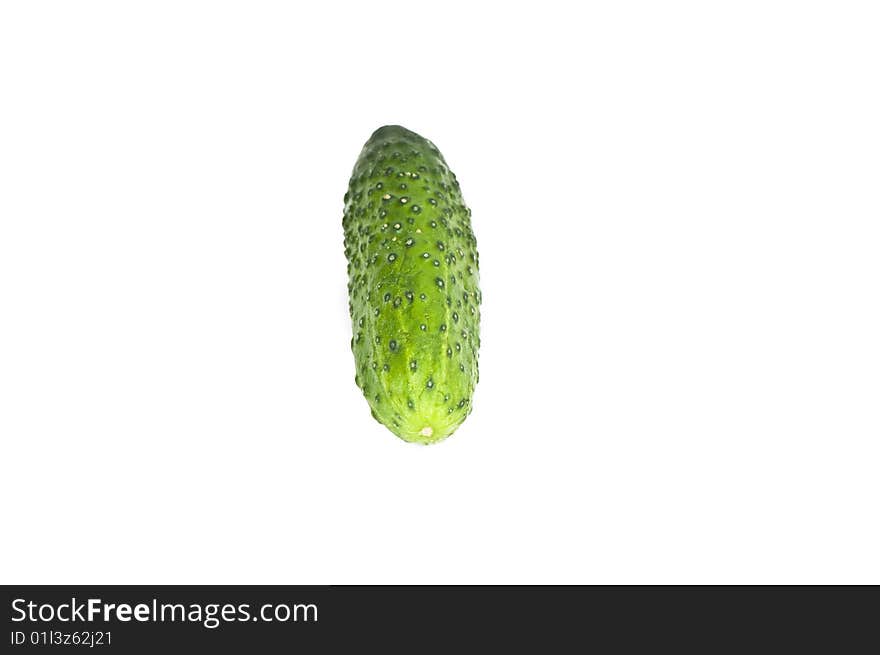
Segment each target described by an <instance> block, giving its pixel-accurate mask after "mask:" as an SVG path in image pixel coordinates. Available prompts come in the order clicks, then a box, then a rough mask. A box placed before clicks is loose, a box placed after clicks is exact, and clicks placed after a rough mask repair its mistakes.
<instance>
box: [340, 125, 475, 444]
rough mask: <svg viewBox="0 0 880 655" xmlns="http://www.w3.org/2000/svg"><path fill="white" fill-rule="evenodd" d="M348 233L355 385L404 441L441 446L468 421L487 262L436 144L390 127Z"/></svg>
mask: <svg viewBox="0 0 880 655" xmlns="http://www.w3.org/2000/svg"><path fill="white" fill-rule="evenodd" d="M342 225H343V228H344V230H345V255H346V257H347V258H348V293H349V312H350V314H351V323H352V339H351V349H352V352H353V353H354V360H355V383H356V384H357V385H358V387H360V389H361V390H362V391H363V394H364V396H365V397H366V399H367V402H368V403H369V405H370V408H371V410H372V415H373V417H374V418H375V419H376V420H377V421H379V422H380V423H382V424H383V425H385V426H386V427H387V428H388V429H389V430H391V432H393V433H394V434H395V435H397V436H398V437H400V438H401V439H403V440H404V441H409V442H415V443H422V444H430V443H436V442H438V441H441V440H442V439H445V438H446V437H448V436H449V435H450V434H452V433H453V432H454V431H455V430H456V429H457V428H458V426H459V425H461V423H462V422H463V421H464V420H465V418H467V416H468V414H470V412H471V407H472V398H473V392H474V387H475V386H476V383H477V380H478V378H479V369H478V365H477V357H478V352H479V346H480V303H481V302H482V296H481V294H480V288H479V266H478V264H479V256H478V254H477V242H476V239H475V237H474V233H473V231H472V230H471V212H470V210H469V209H468V208H467V207H466V206H465V204H464V200H463V199H462V196H461V190H460V188H459V185H458V181H457V180H456V178H455V175H454V174H453V173H452V171H450V170H449V167H448V166H447V165H446V161H445V160H444V159H443V156H442V155H441V154H440V151H439V150H438V149H437V147H436V146H434V144H433V143H431V142H430V141H428V140H427V139H425V138H423V137H421V136H419V135H418V134H416V133H415V132H411V131H409V130H407V129H405V128H403V127H400V126H399V125H388V126H385V127H381V128H379V129H378V130H376V131H375V132H374V133H373V135H372V136H371V137H370V139H369V140H368V141H367V143H366V145H364V148H363V150H362V151H361V154H360V157H359V158H358V160H357V163H356V164H355V167H354V171H353V172H352V176H351V181H350V182H349V186H348V193H346V194H345V214H344V217H343V220H342Z"/></svg>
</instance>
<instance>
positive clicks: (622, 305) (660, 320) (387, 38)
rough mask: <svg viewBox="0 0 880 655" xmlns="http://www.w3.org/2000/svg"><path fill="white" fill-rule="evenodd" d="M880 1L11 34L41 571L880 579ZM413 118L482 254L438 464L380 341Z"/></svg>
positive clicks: (394, 6)
mask: <svg viewBox="0 0 880 655" xmlns="http://www.w3.org/2000/svg"><path fill="white" fill-rule="evenodd" d="M301 4H302V5H306V4H308V5H310V6H309V7H308V8H306V7H304V6H303V7H301V6H299V5H301ZM661 4H662V5H663V6H661ZM875 7H876V5H873V6H872V3H848V2H842V3H840V2H825V3H823V2H807V3H805V2H738V3H700V2H673V3H648V2H644V3H642V2H636V3H633V2H621V3H601V4H600V3H594V4H588V5H585V6H581V4H580V3H560V2H549V1H545V2H541V3H534V4H518V3H499V4H498V5H492V4H491V3H475V2H452V1H447V2H443V3H439V4H438V3H418V2H405V3H403V2H388V3H383V4H382V5H381V6H379V5H376V4H375V3H338V2H322V3H269V2H257V3H252V2H247V3H246V2H240V3H231V2H204V3H197V2H182V3H181V2H151V3H114V2H82V3H67V2H57V3H26V2H20V3H19V2H10V3H4V4H3V5H2V9H0V94H2V102H0V447H2V454H0V507H2V532H3V538H2V539H0V581H2V582H5V583H25V582H29V583H50V582H52V583H64V582H70V583H82V582H95V583H371V582H383V583H431V582H440V583H447V582H450V583H451V582H458V583H490V582H505V583H513V582H526V583H537V582H563V583H565V582H579V583H658V582H682V583H708V582H715V583H756V582H761V583H782V582H802V583H805V582H812V583H830V582H836V583H853V582H873V583H880V557H878V556H877V554H878V552H880V533H878V522H877V516H878V507H877V505H878V503H877V499H878V497H880V481H878V475H877V471H878V464H880V461H878V455H880V445H878V438H880V412H878V398H880V345H878V342H880V340H878V335H880V306H878V283H880V259H878V248H880V238H878V237H880V227H878V220H880V193H878V179H880V156H878V153H880V121H878V117H880V92H878V88H880V87H878V83H877V82H878V79H880V78H878V75H880V70H878V69H880V40H878V38H877V35H878V30H880V21H878V14H877V10H876V8H875ZM387 123H399V124H402V125H405V126H407V127H409V128H410V129H413V130H415V131H417V132H419V133H421V134H423V135H424V136H426V137H427V138H429V139H431V140H433V141H434V142H435V143H436V144H437V145H438V146H439V148H440V149H441V151H442V152H443V153H444V155H445V156H446V158H447V160H448V162H449V164H450V165H451V167H452V169H453V170H454V171H455V172H456V173H457V175H458V178H459V180H460V182H461V184H462V190H463V192H464V195H465V199H466V200H467V202H468V204H469V205H470V207H471V209H472V210H473V225H474V230H475V232H476V235H477V238H478V243H479V248H480V255H481V266H482V268H481V277H482V289H483V294H484V305H483V329H482V344H483V348H482V352H481V379H480V384H479V386H478V389H477V393H476V395H475V398H474V412H473V414H472V416H471V417H470V418H469V419H468V420H467V421H466V423H465V424H464V426H463V427H462V428H461V429H460V430H459V431H458V432H457V433H456V434H455V435H454V436H453V437H451V438H450V439H449V440H447V441H446V442H443V443H441V444H439V445H438V446H433V447H419V446H415V445H408V444H406V443H403V442H401V441H398V440H397V439H396V438H395V437H394V436H392V435H391V433H389V432H388V431H387V430H385V428H383V427H381V426H380V425H379V424H378V423H376V422H375V421H373V419H372V418H370V415H369V410H368V407H367V405H366V403H365V401H364V400H363V398H362V397H361V395H360V391H359V390H358V389H357V388H356V386H355V384H354V365H353V361H352V355H351V352H350V350H349V338H350V327H349V322H348V315H347V308H346V274H345V264H346V262H345V257H344V254H343V246H342V238H343V235H342V226H341V220H342V196H343V194H344V193H345V190H346V185H347V182H348V176H349V173H350V172H351V168H352V166H353V164H354V162H355V159H356V157H357V155H358V153H359V151H360V148H361V146H362V145H363V142H364V141H365V140H366V139H367V138H368V137H369V135H370V134H371V132H372V131H373V130H374V129H375V128H377V127H379V126H380V125H383V124H387Z"/></svg>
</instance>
